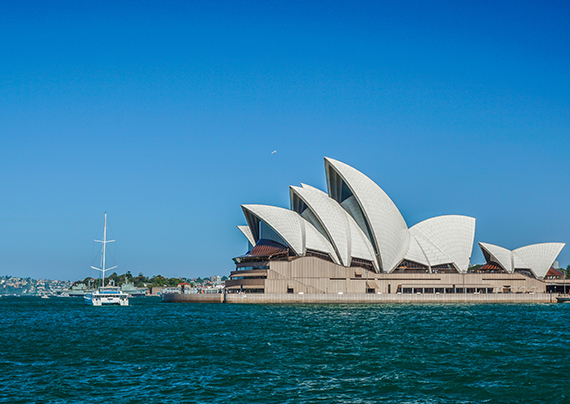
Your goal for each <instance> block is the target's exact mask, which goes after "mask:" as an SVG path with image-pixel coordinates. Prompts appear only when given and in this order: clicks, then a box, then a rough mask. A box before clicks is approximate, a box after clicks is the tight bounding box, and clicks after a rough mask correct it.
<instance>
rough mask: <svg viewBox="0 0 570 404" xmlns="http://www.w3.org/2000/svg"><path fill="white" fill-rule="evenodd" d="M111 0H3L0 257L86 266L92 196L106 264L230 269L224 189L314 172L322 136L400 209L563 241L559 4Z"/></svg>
mask: <svg viewBox="0 0 570 404" xmlns="http://www.w3.org/2000/svg"><path fill="white" fill-rule="evenodd" d="M116 3H117V2H110V1H100V2H94V3H88V2H83V1H77V2H71V1H64V2H58V1H53V2H39V1H38V2H31V1H21V2H10V3H7V4H4V6H3V10H2V13H0V55H1V56H0V139H1V143H0V169H1V172H2V176H1V177H0V185H1V187H2V198H1V200H0V208H1V209H0V223H1V224H2V232H1V233H0V246H1V247H0V274H7V275H14V276H31V277H38V278H51V279H73V280H75V279H79V278H84V277H86V276H89V275H90V274H91V275H94V274H92V273H91V272H90V270H89V265H90V264H91V258H92V257H91V254H92V247H93V242H92V240H93V238H94V237H95V233H96V231H97V229H98V228H99V226H100V224H101V222H102V218H103V213H104V212H105V211H107V212H108V214H109V219H110V222H111V225H112V228H113V232H114V234H115V236H116V238H117V261H118V264H119V268H118V269H119V272H126V271H131V272H132V273H139V272H142V273H144V274H145V275H153V274H158V273H161V274H164V275H167V276H187V277H195V276H206V275H212V274H219V275H227V274H229V272H230V271H231V270H232V268H233V265H232V261H231V258H232V257H234V256H237V255H240V254H242V253H244V252H245V250H246V247H247V244H246V241H245V239H244V238H243V236H241V234H240V233H239V231H238V230H237V229H236V228H235V226H236V225H238V224H245V219H244V218H243V216H242V212H241V209H240V204H244V203H263V204H273V205H277V206H283V207H288V206H289V199H288V198H289V194H288V186H289V185H298V184H299V183H300V182H304V183H308V184H311V185H314V186H317V187H319V188H321V189H324V188H325V186H326V182H325V176H324V169H323V167H324V163H323V157H324V156H328V157H332V158H335V159H338V160H341V161H344V162H346V163H348V164H350V165H352V166H354V167H355V168H357V169H359V170H360V171H362V172H364V173H365V174H366V175H368V176H369V177H370V178H372V179H373V180H374V181H376V183H378V184H379V185H380V186H381V187H382V188H383V189H384V190H385V191H386V192H387V193H388V195H389V196H390V197H391V198H392V199H393V201H394V202H395V203H396V205H397V206H398V207H399V209H400V211H401V212H402V214H403V216H404V218H405V219H406V221H407V223H408V225H409V226H411V225H413V224H415V223H417V222H419V221H421V220H424V219H427V218H429V217H432V216H436V215H440V214H464V215H469V216H473V217H475V218H477V231H476V235H475V241H476V242H477V241H485V242H489V243H494V244H499V245H501V246H504V247H507V248H517V247H520V246H523V245H526V244H530V243H538V242H548V241H560V242H569V241H570V227H569V223H570V212H569V208H568V207H569V206H570V205H569V203H568V201H569V200H570V190H569V187H568V183H569V181H568V179H569V173H570V162H569V154H570V153H569V152H570V76H569V74H568V66H570V63H569V62H570V60H569V59H570V56H569V55H570V24H568V21H570V12H569V8H568V6H567V4H565V3H564V2H552V1H547V2H500V3H497V2H477V3H472V4H471V3H465V4H457V2H451V1H450V2H443V1H440V2H434V3H431V4H430V3H428V2H420V1H417V2H414V1H409V2H407V1H389V2H374V1H370V2H340V1H336V2H335V1H331V2H327V3H325V2H313V3H311V2H306V1H303V2H300V1H299V2H294V1H283V2H263V1H258V2H255V1H252V2H229V1H225V2H224V1H219V2H176V1H160V2H154V1H140V2H122V3H121V4H116ZM273 150H277V153H275V154H273V155H272V154H271V152H272V151H273ZM482 261H483V257H482V255H481V253H480V251H479V248H478V247H477V246H476V245H475V246H474V249H473V257H472V262H474V263H478V262H479V263H480V262H482ZM559 261H560V263H561V265H564V266H566V265H568V264H570V246H567V247H566V248H565V249H564V250H563V251H562V253H561V254H560V256H559Z"/></svg>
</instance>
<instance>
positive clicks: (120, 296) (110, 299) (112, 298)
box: [84, 212, 129, 306]
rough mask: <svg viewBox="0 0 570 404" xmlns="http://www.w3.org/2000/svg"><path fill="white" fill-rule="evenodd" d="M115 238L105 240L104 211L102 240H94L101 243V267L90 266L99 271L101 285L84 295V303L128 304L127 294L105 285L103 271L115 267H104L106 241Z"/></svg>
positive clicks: (108, 241)
mask: <svg viewBox="0 0 570 404" xmlns="http://www.w3.org/2000/svg"><path fill="white" fill-rule="evenodd" d="M114 241H115V240H107V212H105V224H104V226H103V240H95V242H97V243H102V244H103V248H102V251H101V268H97V267H94V266H91V268H93V269H96V270H97V271H101V279H102V280H101V285H102V286H101V287H100V288H98V289H97V290H95V291H92V292H89V293H86V294H85V296H84V299H85V303H87V304H90V305H92V306H103V305H105V306H106V305H119V306H128V305H129V295H128V293H125V292H123V291H121V289H119V288H118V287H116V286H115V285H108V286H105V272H106V271H110V270H112V269H115V268H117V266H116V265H115V266H113V267H111V268H105V264H106V262H105V261H106V253H107V243H112V242H114Z"/></svg>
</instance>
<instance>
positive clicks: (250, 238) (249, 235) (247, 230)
mask: <svg viewBox="0 0 570 404" xmlns="http://www.w3.org/2000/svg"><path fill="white" fill-rule="evenodd" d="M237 228H238V229H239V230H240V231H241V232H242V233H243V235H244V236H245V237H246V238H247V241H249V244H251V245H255V239H254V238H253V234H252V233H251V229H250V228H249V226H247V225H246V226H238V227H237Z"/></svg>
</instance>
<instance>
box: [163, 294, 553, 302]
mask: <svg viewBox="0 0 570 404" xmlns="http://www.w3.org/2000/svg"><path fill="white" fill-rule="evenodd" d="M556 296H557V294H552V293H481V294H463V293H455V294H451V293H448V294H433V293H430V294H428V293H425V294H421V293H417V294H411V293H403V294H261V293H260V294H237V293H236V294H222V293H219V294H176V293H167V294H165V295H164V296H163V301H164V302H168V303H232V304H326V303H332V304H348V303H350V304H376V303H377V304H389V303H556Z"/></svg>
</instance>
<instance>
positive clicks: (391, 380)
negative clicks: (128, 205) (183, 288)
mask: <svg viewBox="0 0 570 404" xmlns="http://www.w3.org/2000/svg"><path fill="white" fill-rule="evenodd" d="M569 318H570V305H555V304H551V305H370V306H369V305H354V306H346V305H334V306H332V305H290V306H285V305H266V306H255V305H227V304H226V305H220V304H218V305H213V304H212V305H208V304H204V305H199V304H165V303H161V302H160V300H154V299H138V300H137V299H131V306H130V307H90V306H86V305H84V304H83V302H82V300H81V299H75V298H51V299H49V300H48V299H39V298H16V297H14V298H6V297H3V298H1V299H0V337H1V344H0V401H1V402H10V403H102V402H113V403H139V402H140V403H178V402H189V403H190V402H199V403H273V402H288V403H319V402H322V403H333V402H335V403H376V402H386V403H481V402H489V403H497V402H502V403H515V402H537V403H539V402H540V403H542V402H548V403H564V402H566V403H568V402H570V374H569V372H568V371H569V370H570V338H569V332H570V326H569V321H568V320H569Z"/></svg>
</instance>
